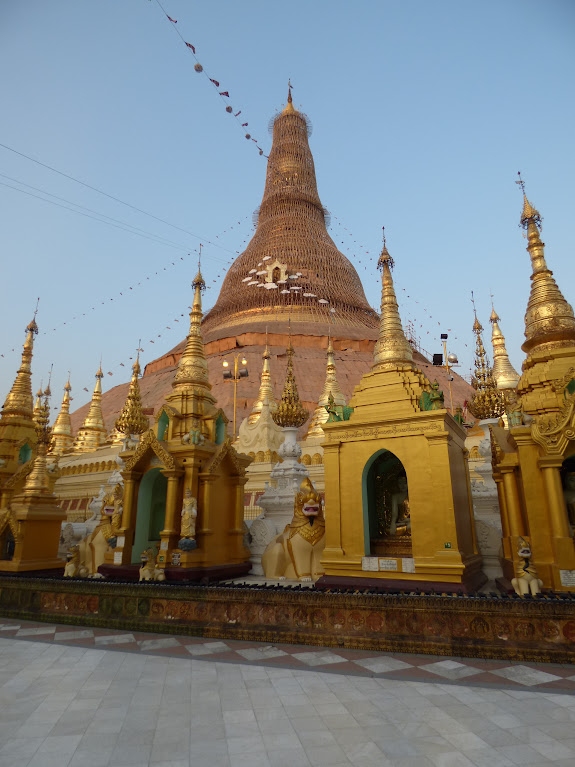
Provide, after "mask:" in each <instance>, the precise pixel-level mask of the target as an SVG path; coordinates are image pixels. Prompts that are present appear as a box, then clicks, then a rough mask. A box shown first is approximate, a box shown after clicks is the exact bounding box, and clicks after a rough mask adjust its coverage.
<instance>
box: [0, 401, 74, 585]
mask: <svg viewBox="0 0 575 767" xmlns="http://www.w3.org/2000/svg"><path fill="white" fill-rule="evenodd" d="M46 391H47V392H48V394H46V393H45V394H44V402H43V404H42V405H41V407H40V410H39V412H38V415H37V424H36V432H37V448H36V457H35V458H34V460H33V461H32V462H31V470H30V471H29V472H28V473H27V475H26V477H25V480H24V486H23V489H22V490H21V491H20V492H17V493H16V495H14V497H13V498H11V500H10V503H9V506H4V508H2V510H1V511H0V541H1V548H2V551H3V553H4V557H3V558H2V559H0V571H4V572H22V571H32V570H39V571H40V570H47V569H56V568H62V567H63V563H62V560H60V559H58V545H59V541H60V529H61V524H62V521H63V520H64V519H65V517H66V515H65V513H64V512H63V511H62V510H61V509H60V508H59V507H58V501H57V498H56V496H55V495H54V493H53V492H52V489H51V484H52V483H51V482H50V479H49V474H48V464H47V455H48V448H49V446H50V441H51V438H52V437H51V429H50V427H49V425H48V423H49V420H50V406H49V391H50V388H49V386H48V387H47V389H46ZM10 539H11V540H10ZM10 544H11V545H10ZM8 550H9V551H10V556H6V552H7V551H8Z"/></svg>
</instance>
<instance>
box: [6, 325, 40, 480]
mask: <svg viewBox="0 0 575 767" xmlns="http://www.w3.org/2000/svg"><path fill="white" fill-rule="evenodd" d="M37 334H38V325H37V324H36V319H35V318H34V319H33V320H32V322H31V323H30V324H29V325H28V326H27V328H26V340H25V342H24V348H23V349H22V362H21V364H20V368H19V369H18V372H17V373H16V378H15V379H14V383H13V384H12V388H11V389H10V391H9V392H8V395H7V397H6V400H5V401H4V406H3V408H2V413H1V414H0V489H3V486H4V484H5V482H6V481H7V480H8V479H9V478H11V477H12V476H13V475H14V474H15V473H16V472H17V471H18V469H19V468H20V467H21V466H22V465H23V464H25V463H26V462H27V461H29V460H30V458H32V454H33V452H34V450H35V448H36V443H37V440H38V437H37V435H36V425H35V423H34V400H33V397H32V368H31V365H32V353H33V349H34V336H35V335H37Z"/></svg>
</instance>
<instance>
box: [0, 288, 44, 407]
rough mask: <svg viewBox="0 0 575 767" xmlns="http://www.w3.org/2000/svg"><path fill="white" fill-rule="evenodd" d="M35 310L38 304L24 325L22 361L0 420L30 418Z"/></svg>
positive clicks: (35, 334)
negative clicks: (32, 315) (31, 316)
mask: <svg viewBox="0 0 575 767" xmlns="http://www.w3.org/2000/svg"><path fill="white" fill-rule="evenodd" d="M38 300H40V299H38ZM37 311H38V305H36V311H35V312H34V318H33V319H32V322H30V323H29V324H28V325H27V326H26V340H25V341H24V347H23V349H22V362H21V364H20V368H19V369H18V372H17V373H16V378H15V379H14V383H13V384H12V388H11V389H10V391H9V392H8V395H7V396H6V400H5V401H4V407H3V408H2V420H5V419H6V418H13V417H16V418H19V417H24V418H28V419H30V420H32V415H33V407H34V400H33V397H32V352H33V350H34V336H37V335H38V325H37V324H36V312H37Z"/></svg>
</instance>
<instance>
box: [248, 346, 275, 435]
mask: <svg viewBox="0 0 575 767" xmlns="http://www.w3.org/2000/svg"><path fill="white" fill-rule="evenodd" d="M270 357H271V355H270V350H269V346H268V344H267V339H266V348H265V349H264V353H263V354H262V359H263V365H262V374H261V378H260V389H259V391H258V396H257V399H256V401H255V402H254V405H253V407H252V412H251V413H250V414H249V416H248V423H250V424H253V423H256V422H257V421H258V420H259V417H260V415H261V412H262V408H263V405H264V402H265V401H266V399H267V401H268V404H269V408H270V411H271V412H272V413H273V412H274V410H276V409H277V406H278V403H277V402H276V398H275V396H274V390H273V387H272V381H271V374H270Z"/></svg>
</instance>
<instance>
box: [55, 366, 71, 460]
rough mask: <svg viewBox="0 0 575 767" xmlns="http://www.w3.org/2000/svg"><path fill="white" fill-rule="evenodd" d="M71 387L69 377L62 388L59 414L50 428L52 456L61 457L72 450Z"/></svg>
mask: <svg viewBox="0 0 575 767" xmlns="http://www.w3.org/2000/svg"><path fill="white" fill-rule="evenodd" d="M71 391H72V386H71V384H70V376H68V380H67V381H66V384H65V386H64V396H63V397H62V405H61V407H60V412H59V413H58V416H57V418H56V421H55V423H54V426H53V427H52V445H51V448H50V452H51V453H54V455H63V454H64V453H66V452H67V451H68V450H70V449H71V448H72V445H73V444H74V437H73V435H72V421H71V420H70V392H71Z"/></svg>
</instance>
